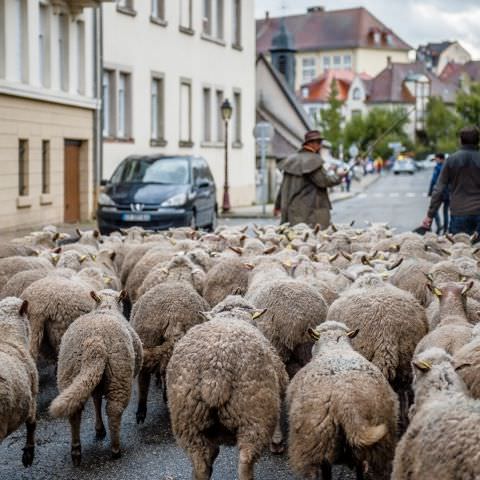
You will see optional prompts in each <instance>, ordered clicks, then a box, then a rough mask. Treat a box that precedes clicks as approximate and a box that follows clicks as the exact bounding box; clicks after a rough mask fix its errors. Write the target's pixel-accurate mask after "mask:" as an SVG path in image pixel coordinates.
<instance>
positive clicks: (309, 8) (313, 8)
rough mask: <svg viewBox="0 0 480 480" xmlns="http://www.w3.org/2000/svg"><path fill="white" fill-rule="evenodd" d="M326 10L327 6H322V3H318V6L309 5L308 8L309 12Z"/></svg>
mask: <svg viewBox="0 0 480 480" xmlns="http://www.w3.org/2000/svg"><path fill="white" fill-rule="evenodd" d="M324 11H325V7H322V6H321V5H317V6H316V7H308V8H307V13H321V12H324Z"/></svg>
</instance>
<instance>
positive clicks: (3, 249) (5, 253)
mask: <svg viewBox="0 0 480 480" xmlns="http://www.w3.org/2000/svg"><path fill="white" fill-rule="evenodd" d="M37 255H38V251H37V250H35V249H34V248H33V247H30V246H29V245H21V244H19V245H15V244H14V243H7V242H2V243H0V258H7V257H36V256H37Z"/></svg>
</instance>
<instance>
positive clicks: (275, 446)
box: [270, 442, 285, 455]
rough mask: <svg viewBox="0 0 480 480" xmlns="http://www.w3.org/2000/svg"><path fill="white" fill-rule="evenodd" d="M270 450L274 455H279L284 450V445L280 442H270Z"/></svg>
mask: <svg viewBox="0 0 480 480" xmlns="http://www.w3.org/2000/svg"><path fill="white" fill-rule="evenodd" d="M270 451H271V452H272V453H273V454H275V455H281V454H282V453H283V452H284V451H285V447H284V445H283V443H282V442H280V443H274V442H271V443H270Z"/></svg>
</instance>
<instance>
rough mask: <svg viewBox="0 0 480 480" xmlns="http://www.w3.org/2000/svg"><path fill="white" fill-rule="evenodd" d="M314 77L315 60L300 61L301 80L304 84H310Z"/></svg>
mask: <svg viewBox="0 0 480 480" xmlns="http://www.w3.org/2000/svg"><path fill="white" fill-rule="evenodd" d="M315 76H316V67H315V58H313V57H308V58H303V59H302V80H303V82H304V83H310V82H311V81H312V80H313V79H314V78H315Z"/></svg>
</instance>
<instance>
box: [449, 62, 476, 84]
mask: <svg viewBox="0 0 480 480" xmlns="http://www.w3.org/2000/svg"><path fill="white" fill-rule="evenodd" d="M464 73H465V74H467V75H468V76H469V77H470V79H471V80H473V81H474V82H480V61H479V60H471V61H470V62H467V63H465V64H464V65H462V64H460V63H454V62H450V63H447V65H446V66H445V68H444V69H443V71H442V73H441V74H440V78H441V79H442V80H443V81H447V82H450V83H455V84H457V85H458V82H459V79H460V76H461V75H462V74H464Z"/></svg>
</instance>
